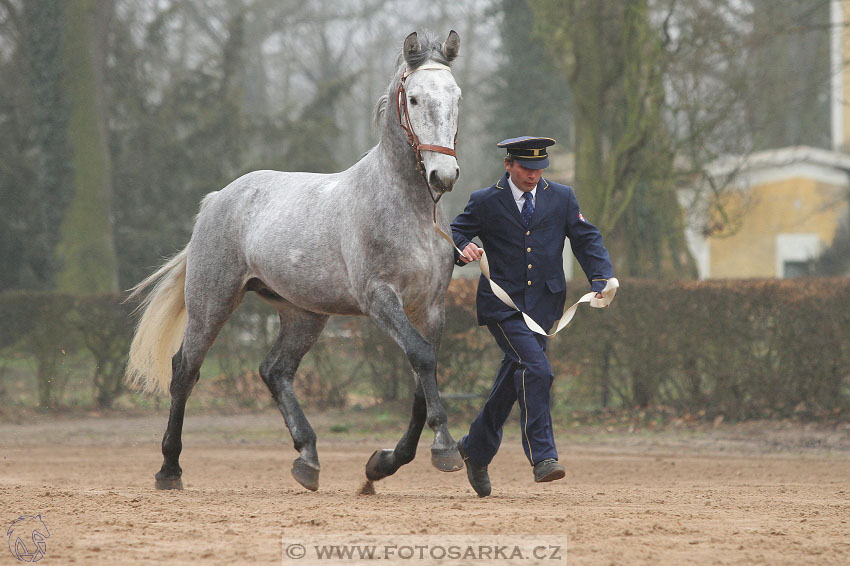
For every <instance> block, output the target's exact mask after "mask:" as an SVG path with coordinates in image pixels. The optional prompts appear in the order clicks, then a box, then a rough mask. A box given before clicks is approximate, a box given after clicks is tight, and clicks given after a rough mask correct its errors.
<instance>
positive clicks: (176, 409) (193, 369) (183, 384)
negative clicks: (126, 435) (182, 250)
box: [154, 287, 244, 489]
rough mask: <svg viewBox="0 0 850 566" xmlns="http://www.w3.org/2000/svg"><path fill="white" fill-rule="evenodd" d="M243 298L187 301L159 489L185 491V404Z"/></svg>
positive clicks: (235, 294) (237, 292) (238, 292)
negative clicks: (210, 353) (229, 319)
mask: <svg viewBox="0 0 850 566" xmlns="http://www.w3.org/2000/svg"><path fill="white" fill-rule="evenodd" d="M188 288H189V287H187V289H188ZM207 291H208V290H207ZM243 295H244V290H243V289H241V288H239V287H233V288H232V289H231V291H230V292H229V293H226V294H224V295H220V296H218V297H217V298H216V300H214V301H211V300H209V297H213V296H215V295H213V294H206V292H203V293H198V294H197V296H198V297H207V300H206V301H204V303H203V304H202V305H193V304H192V300H191V299H192V297H187V298H189V299H190V300H189V301H187V307H188V308H187V310H188V317H187V321H186V331H185V333H184V335H183V344H182V345H181V346H180V350H179V351H178V352H177V353H176V354H174V357H173V358H172V359H171V366H172V377H171V385H170V386H169V393H170V394H171V408H170V409H169V413H168V426H167V427H166V429H165V434H164V435H163V437H162V455H163V462H162V467H161V468H160V470H159V472H157V473H156V474H155V475H154V477H155V478H156V488H157V489H183V482H182V479H181V478H182V475H183V470H182V468H181V467H180V463H179V459H180V453H181V452H182V450H183V441H182V436H183V416H184V413H185V410H186V401H188V399H189V395H190V394H191V393H192V389H193V388H194V387H195V383H197V381H198V379H199V378H200V370H201V364H202V363H203V361H204V358H205V357H206V355H207V352H208V351H209V349H210V346H212V344H213V342H214V341H215V339H216V337H217V336H218V333H219V331H220V330H221V328H222V326H224V323H225V322H226V321H227V319H228V318H229V317H230V315H231V314H233V311H235V310H236V308H237V307H238V306H239V303H240V302H241V299H242V296H243ZM199 307H204V308H199Z"/></svg>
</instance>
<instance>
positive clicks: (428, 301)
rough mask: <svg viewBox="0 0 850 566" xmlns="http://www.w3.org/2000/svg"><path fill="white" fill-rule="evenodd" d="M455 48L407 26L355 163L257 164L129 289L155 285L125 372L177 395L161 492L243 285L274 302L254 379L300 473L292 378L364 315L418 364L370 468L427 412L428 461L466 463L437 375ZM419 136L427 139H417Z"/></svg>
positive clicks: (303, 448)
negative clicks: (273, 330) (190, 402)
mask: <svg viewBox="0 0 850 566" xmlns="http://www.w3.org/2000/svg"><path fill="white" fill-rule="evenodd" d="M459 48H460V38H459V37H458V34H457V33H456V32H454V31H452V32H451V33H450V34H449V36H448V39H447V40H446V41H445V42H444V43H440V42H437V41H434V40H433V39H432V38H430V37H422V38H420V37H419V36H418V35H417V34H416V33H415V32H414V33H412V34H410V35H409V36H408V37H407V39H406V40H405V41H404V45H403V50H402V55H401V56H400V57H399V62H398V68H397V70H396V72H395V74H394V76H393V78H392V81H391V82H390V84H389V87H388V89H387V94H386V95H384V96H383V97H381V99H380V100H379V102H378V107H377V110H376V121H377V123H378V125H379V127H380V129H381V138H380V141H379V143H378V144H377V145H376V146H375V147H373V148H372V149H371V150H370V151H369V152H368V153H367V154H366V155H365V156H364V157H363V158H362V159H360V160H359V161H358V162H357V163H355V164H354V165H353V166H351V167H350V168H349V169H347V170H345V171H343V172H341V173H334V174H315V173H284V172H279V171H255V172H252V173H248V174H246V175H244V176H242V177H240V178H239V179H237V180H235V181H233V182H232V183H230V184H229V185H228V186H227V187H225V188H224V189H222V190H220V191H217V192H213V193H210V194H208V195H207V196H206V197H204V199H203V201H202V203H201V207H200V213H199V214H198V218H197V220H196V222H195V226H194V229H193V231H192V237H191V239H190V241H189V243H188V245H187V246H186V247H185V248H184V249H183V250H182V251H181V252H179V253H178V254H177V255H175V256H174V257H173V258H171V259H170V260H169V261H168V262H167V263H165V265H163V266H162V267H161V268H160V269H159V270H158V271H156V272H155V273H153V274H152V275H151V276H150V277H148V278H146V279H145V280H144V281H142V282H141V283H139V284H138V285H137V286H136V287H134V288H133V289H132V294H131V297H132V296H136V295H139V294H140V293H142V292H143V291H145V290H146V289H148V288H150V287H151V286H152V285H154V284H156V285H155V286H154V287H153V289H152V290H151V291H150V292H149V293H148V294H147V296H146V297H145V299H144V301H143V302H142V304H141V305H140V309H143V314H142V317H141V319H140V322H139V325H138V328H137V330H136V334H135V336H134V338H133V343H132V346H131V350H130V359H129V363H128V367H127V375H128V378H129V379H130V380H131V381H132V382H133V383H135V384H137V385H139V386H142V387H144V388H146V389H148V390H160V391H163V392H164V391H166V390H167V391H168V392H169V393H170V394H171V409H170V413H169V417H168V427H167V429H166V431H165V435H164V437H163V439H162V453H163V456H164V461H163V464H162V468H161V469H160V471H159V472H158V473H157V474H156V475H155V477H156V487H157V488H158V489H181V488H182V480H181V475H182V469H181V468H180V465H179V462H178V460H179V457H180V452H181V449H182V442H181V434H182V429H183V416H184V411H185V407H186V401H187V399H188V398H189V395H190V394H191V392H192V388H193V387H194V385H195V383H196V382H197V381H198V378H199V371H200V367H201V364H202V362H203V361H204V357H205V356H206V354H207V351H208V350H209V348H210V346H211V345H212V343H213V341H214V340H215V338H216V336H217V335H218V332H219V331H220V330H221V328H222V326H223V325H224V323H225V321H227V319H228V318H229V317H230V315H231V314H232V313H233V311H234V310H236V308H237V307H238V306H239V304H240V302H241V301H242V298H243V297H244V295H245V293H246V292H247V291H254V292H256V293H258V294H259V295H260V296H261V297H262V298H263V299H264V300H265V301H266V302H268V303H269V304H271V305H272V306H273V307H274V308H275V309H276V310H277V312H278V313H279V318H280V334H279V336H278V337H277V339H276V341H275V344H274V346H273V347H272V349H271V351H270V352H269V353H268V355H267V356H266V358H265V359H264V360H263V362H262V363H261V364H260V376H261V377H262V379H263V381H264V382H265V384H266V385H267V386H268V388H269V390H270V391H271V394H272V396H273V398H274V400H275V402H276V403H277V406H278V408H279V409H280V412H281V413H282V414H283V418H284V421H285V422H286V426H287V427H288V428H289V432H290V434H291V435H292V440H293V442H294V445H295V449H296V450H297V451H298V452H299V456H298V458H296V460H295V461H294V463H293V467H292V475H293V477H294V478H295V479H296V480H297V481H298V482H299V483H300V484H301V485H302V486H304V487H305V488H307V489H309V490H316V489H318V486H319V469H320V467H319V456H318V453H317V451H316V434H315V432H314V431H313V429H312V427H311V426H310V423H309V422H308V421H307V419H306V417H305V416H304V413H303V412H302V410H301V407H300V405H299V404H298V400H297V399H296V397H295V394H294V391H293V386H292V380H293V376H294V375H295V371H296V369H297V368H298V365H299V363H300V361H301V359H302V357H303V356H304V355H305V354H306V353H307V351H308V350H309V349H310V348H311V347H312V346H313V344H315V342H316V340H317V339H318V337H319V335H320V334H321V332H322V329H323V328H324V326H325V323H326V322H327V320H328V316H329V315H365V316H369V317H371V318H372V319H373V320H374V321H375V322H376V323H377V324H378V325H379V326H380V327H381V328H382V329H383V330H384V331H385V332H386V333H387V334H389V335H390V336H391V337H392V338H393V339H394V340H395V341H396V342H397V343H398V344H399V346H401V348H402V349H403V350H404V352H405V354H406V355H407V358H408V360H409V361H410V364H411V366H412V367H413V374H414V379H415V382H416V387H415V393H414V400H413V410H412V416H411V419H410V424H409V427H408V429H407V431H406V432H405V434H404V435H403V436H402V437H401V439H400V440H399V441H398V444H397V445H396V447H395V449H392V450H389V449H387V450H380V451H376V452H375V453H374V454H373V455H372V457H371V458H370V459H369V461H368V462H367V464H366V475H367V478H368V479H369V480H378V479H381V478H383V477H386V476H388V475H391V474H393V473H395V472H396V471H397V470H398V469H399V467H401V466H402V465H404V464H406V463H408V462H410V461H411V460H413V458H414V456H415V453H416V445H417V443H418V441H419V437H420V434H421V432H422V429H423V426H424V424H425V423H426V422H427V423H428V425H429V426H430V427H431V428H432V429H433V431H434V442H433V444H432V445H431V462H432V464H433V465H434V466H435V467H436V468H437V469H439V470H442V471H456V470H460V469H462V468H463V461H462V460H461V459H460V456H459V454H458V453H457V446H456V443H455V441H454V440H453V439H452V436H451V434H450V433H449V429H448V427H447V424H446V412H445V410H444V408H443V406H442V403H441V401H440V396H439V392H438V391H437V380H436V352H437V347H438V345H439V343H440V336H441V334H442V330H443V323H444V317H445V314H444V299H445V294H446V289H447V287H448V284H449V280H450V279H451V272H452V267H453V261H452V260H453V258H452V249H451V247H450V246H449V245H448V244H447V243H446V242H445V241H444V240H442V239H441V238H440V237H439V236H438V235H437V234H436V232H435V231H434V229H433V225H432V215H433V214H435V212H434V210H435V207H436V206H437V204H435V201H436V202H438V201H439V196H440V195H441V194H442V193H444V192H446V191H450V190H451V189H452V187H453V185H454V183H455V181H456V179H457V177H458V174H459V169H458V165H457V160H456V158H455V156H454V143H455V139H456V135H457V125H458V102H459V100H460V88H458V86H457V83H456V82H455V80H454V77H453V76H452V73H451V70H450V68H449V65H450V63H451V61H452V60H453V59H454V58H455V57H456V56H457V54H458V50H459ZM399 85H402V88H399ZM408 132H410V133H411V134H413V135H412V138H411V136H410V134H409V133H408ZM417 138H418V139H417ZM413 140H415V141H420V142H421V143H419V145H418V146H416V145H415V144H414V146H411V144H412V143H413ZM447 148H451V149H450V150H448V149H447ZM436 211H437V212H436V217H437V222H438V224H439V225H440V226H441V227H442V228H443V230H447V229H448V228H447V222H446V219H445V217H444V215H443V213H442V211H441V210H440V209H439V208H436ZM175 352H176V353H175Z"/></svg>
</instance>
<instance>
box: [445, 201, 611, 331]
mask: <svg viewBox="0 0 850 566" xmlns="http://www.w3.org/2000/svg"><path fill="white" fill-rule="evenodd" d="M434 207H435V216H436V204H435V205H434ZM434 230H436V231H437V233H438V234H439V235H440V236H442V237H443V238H445V239H446V240H448V242H449V243H450V244H451V245H452V247H453V248H454V249H455V251H457V253H459V254H460V255H463V252H462V251H461V250H459V249H458V248H457V246H455V242H454V240H452V238H451V236H449V235H448V234H446V233H445V232H443V231H442V230H441V229H440V227H439V226H437V222H436V220H435V221H434ZM479 249H480V250H481V259H480V260H479V262H478V263H479V266H480V267H481V273H482V274H483V275H484V277H486V278H487V281H489V282H490V289H492V290H493V294H494V295H496V296H497V297H499V299H501V301H502V302H503V303H505V304H506V305H508V306H509V307H511V308H512V309H515V310H517V311H519V313H520V314H521V315H522V318H523V319H525V324H527V325H528V328H529V330H531V331H532V332H536V333H537V334H542V335H543V336H554V335H555V334H557V333H558V332H560V331H561V330H563V329H564V327H565V326H567V325H568V324H569V323H570V321H571V320H572V319H573V316H575V314H576V310H577V309H578V306H579V305H580V304H582V303H590V306H591V307H594V308H597V309H601V308H605V307H607V306H608V305H610V304H611V301H613V300H614V295H616V294H617V289H619V288H620V282H619V281H617V278H616V277H612V278H611V279H609V280H608V283H606V285H605V288H604V289H602V291H601V293H602V298H601V299H597V298H596V293H595V292H594V291H591V292H590V293H587V294H585V295H584V296H582V298H580V299H579V300H578V301H576V303H575V304H574V305H572V306H570V307H566V308H565V309H564V312H563V314H561V318H559V319H558V320H557V321H555V324H554V328H555V331H554V332H552V333H551V334H550V333H548V332H546V331H545V330H543V328H541V327H540V325H539V324H537V323H536V322H534V319H532V318H531V317H530V316H528V315H527V314H525V313H524V312H522V310H520V308H519V307H517V306H516V303H514V301H513V299H511V296H510V295H508V293H507V292H506V291H505V290H504V289H502V288H501V287H500V286H499V284H498V283H496V282H495V281H493V280H492V279H490V262H489V261H487V252H486V251H484V248H479Z"/></svg>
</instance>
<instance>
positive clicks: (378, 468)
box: [366, 383, 428, 481]
mask: <svg viewBox="0 0 850 566" xmlns="http://www.w3.org/2000/svg"><path fill="white" fill-rule="evenodd" d="M427 418H428V411H427V408H426V403H425V393H424V392H423V391H422V385H421V383H420V384H417V385H416V391H414V393H413V411H412V413H411V415H410V423H409V424H408V425H407V430H406V431H405V433H404V436H402V437H401V438H400V439H399V441H398V444H396V446H395V448H394V449H393V450H389V449H384V450H376V451H375V453H374V454H372V457H371V458H369V461H368V462H366V477H367V478H368V479H370V480H372V481H378V480H380V479H383V478H385V477H387V476H391V475H393V474H394V473H396V472H397V471H398V469H399V468H400V467H402V466H403V465H405V464H409V463H410V462H412V461H413V458H414V457H415V456H416V445H417V444H419V437H420V436H421V435H422V429H423V428H425V421H426V419H427Z"/></svg>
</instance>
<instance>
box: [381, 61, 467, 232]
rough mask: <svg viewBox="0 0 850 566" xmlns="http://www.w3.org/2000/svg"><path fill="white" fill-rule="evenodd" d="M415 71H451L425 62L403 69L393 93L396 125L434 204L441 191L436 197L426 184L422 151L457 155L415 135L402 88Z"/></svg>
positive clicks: (455, 141) (445, 67) (448, 68)
mask: <svg viewBox="0 0 850 566" xmlns="http://www.w3.org/2000/svg"><path fill="white" fill-rule="evenodd" d="M417 71H449V72H451V68H450V67H449V66H447V65H442V64H440V63H427V64H425V65H422V66H420V67H417V68H415V69H413V70H409V69H408V70H405V71H404V73H403V74H402V75H401V81H399V83H398V88H397V89H396V93H395V109H396V113H397V114H398V125H399V126H401V129H402V130H404V131H405V133H406V134H407V143H408V144H409V145H410V147H412V148H413V153H414V155H415V156H416V168H417V169H418V170H419V173H420V174H421V175H422V179H423V180H424V181H425V186H426V187H427V188H428V194H429V195H431V200H433V201H434V204H435V205H436V203H437V201H439V200H440V197H442V196H443V195H442V193H440V194H439V195H438V196H437V197H436V198H434V195H433V194H432V192H431V187H430V185H429V184H428V177H427V176H426V174H425V163H424V162H423V161H422V152H423V151H433V152H436V153H442V154H445V155H451V156H452V157H457V154H456V153H455V149H454V148H452V147H445V146H442V145H432V144H426V143H421V142H420V141H419V136H417V135H416V132H415V131H414V130H413V124H412V123H411V122H410V112H409V111H408V109H407V91H406V90H405V88H404V81H405V80H407V77H409V76H410V75H412V74H413V73H415V72H417ZM454 146H455V147H457V130H455V139H454ZM436 212H437V210H436V206H435V208H434V217H435V219H436Z"/></svg>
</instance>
